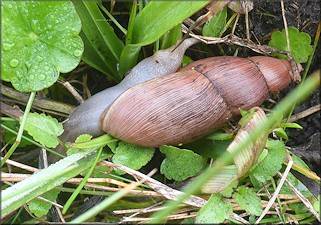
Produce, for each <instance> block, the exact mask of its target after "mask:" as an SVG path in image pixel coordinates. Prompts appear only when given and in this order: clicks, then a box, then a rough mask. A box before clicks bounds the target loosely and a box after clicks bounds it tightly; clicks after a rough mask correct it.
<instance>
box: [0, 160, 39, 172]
mask: <svg viewBox="0 0 321 225" xmlns="http://www.w3.org/2000/svg"><path fill="white" fill-rule="evenodd" d="M2 159H3V158H2V157H1V160H2ZM6 163H7V164H9V165H12V166H15V167H18V168H21V169H24V170H27V171H31V172H38V171H39V169H37V168H35V167H32V166H28V165H25V164H22V163H19V162H16V161H13V160H11V159H7V161H6ZM26 175H28V174H26Z"/></svg>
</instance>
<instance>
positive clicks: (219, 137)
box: [206, 131, 234, 141]
mask: <svg viewBox="0 0 321 225" xmlns="http://www.w3.org/2000/svg"><path fill="white" fill-rule="evenodd" d="M233 137H234V135H233V134H232V133H225V132H222V131H215V132H214V133H213V134H210V135H209V136H207V137H206V138H207V139H210V140H214V141H225V140H231V139H232V138H233Z"/></svg>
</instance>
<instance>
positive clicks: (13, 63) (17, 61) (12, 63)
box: [9, 59, 19, 67]
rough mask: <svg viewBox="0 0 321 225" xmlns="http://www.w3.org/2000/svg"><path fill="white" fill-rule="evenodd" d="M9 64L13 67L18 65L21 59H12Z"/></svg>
mask: <svg viewBox="0 0 321 225" xmlns="http://www.w3.org/2000/svg"><path fill="white" fill-rule="evenodd" d="M9 64H10V66H11V67H17V66H18V64H19V60H18V59H11V60H10V62H9Z"/></svg>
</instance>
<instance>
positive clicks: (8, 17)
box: [1, 1, 84, 92]
mask: <svg viewBox="0 0 321 225" xmlns="http://www.w3.org/2000/svg"><path fill="white" fill-rule="evenodd" d="M1 7H2V18H1V30H2V46H1V47H2V48H1V54H2V57H1V65H2V68H1V73H2V80H4V81H10V82H11V83H12V85H13V86H14V87H15V88H16V89H17V90H19V91H24V92H29V91H38V90H41V89H43V88H47V87H50V86H51V85H52V84H53V83H55V82H56V81H57V79H58V76H59V72H63V73H66V72H70V71H71V70H73V69H74V68H75V67H76V66H77V65H78V64H79V62H80V59H81V55H82V53H83V50H84V46H83V42H82V40H81V38H80V37H79V36H78V34H79V32H80V30H81V22H80V19H79V17H78V15H77V13H76V11H75V9H74V6H73V4H72V3H71V2H70V1H55V2H47V1H46V2H42V1H2V2H1Z"/></svg>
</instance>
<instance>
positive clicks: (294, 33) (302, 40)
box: [269, 27, 312, 63]
mask: <svg viewBox="0 0 321 225" xmlns="http://www.w3.org/2000/svg"><path fill="white" fill-rule="evenodd" d="M288 32H289V41H290V53H291V54H292V56H293V58H294V60H295V61H296V62H297V63H305V62H307V61H308V58H309V56H310V55H311V53H312V46H311V45H310V43H311V37H310V35H309V34H307V33H304V32H299V30H298V29H296V28H295V27H289V28H288ZM269 46H271V47H273V48H277V49H280V50H283V51H287V44H286V36H285V30H284V29H283V30H282V32H281V31H275V32H273V33H272V36H271V40H270V41H269ZM273 55H275V56H277V57H279V58H286V56H285V55H283V54H279V53H273Z"/></svg>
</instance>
